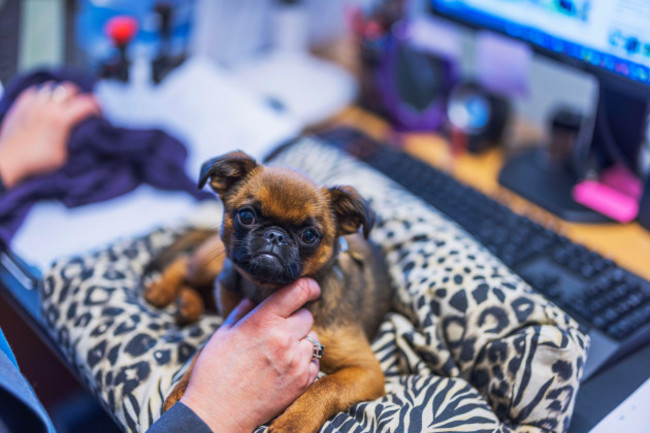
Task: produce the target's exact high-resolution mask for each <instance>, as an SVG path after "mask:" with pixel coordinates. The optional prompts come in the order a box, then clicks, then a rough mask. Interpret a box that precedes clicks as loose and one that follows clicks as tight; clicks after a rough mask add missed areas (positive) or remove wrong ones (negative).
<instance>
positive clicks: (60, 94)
mask: <svg viewBox="0 0 650 433" xmlns="http://www.w3.org/2000/svg"><path fill="white" fill-rule="evenodd" d="M68 93H69V92H68V88H67V87H65V86H62V85H61V84H58V85H57V86H56V87H55V88H54V90H53V91H52V101H54V102H63V101H65V99H66V98H67V97H68Z"/></svg>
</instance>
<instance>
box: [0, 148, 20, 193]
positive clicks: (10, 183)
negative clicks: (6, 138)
mask: <svg viewBox="0 0 650 433" xmlns="http://www.w3.org/2000/svg"><path fill="white" fill-rule="evenodd" d="M0 178H2V183H3V184H4V186H5V188H7V189H11V188H12V187H14V186H15V185H16V184H17V183H18V182H20V180H21V178H22V176H21V175H20V168H19V167H18V164H17V162H16V161H15V159H14V158H13V157H12V155H11V153H10V152H9V151H5V150H4V149H0Z"/></svg>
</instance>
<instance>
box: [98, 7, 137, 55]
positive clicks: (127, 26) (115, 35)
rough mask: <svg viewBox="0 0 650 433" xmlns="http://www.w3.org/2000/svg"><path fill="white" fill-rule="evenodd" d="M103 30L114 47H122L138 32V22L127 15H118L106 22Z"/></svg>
mask: <svg viewBox="0 0 650 433" xmlns="http://www.w3.org/2000/svg"><path fill="white" fill-rule="evenodd" d="M104 30H105V31H106V34H107V35H108V37H109V38H111V40H112V41H113V43H114V44H115V46H118V47H124V46H126V45H127V44H128V43H129V42H130V41H131V39H133V37H134V36H135V34H136V33H137V32H138V21H137V20H136V19H135V18H133V17H131V16H128V15H118V16H115V17H113V18H111V19H109V20H108V21H107V22H106V26H105V28H104Z"/></svg>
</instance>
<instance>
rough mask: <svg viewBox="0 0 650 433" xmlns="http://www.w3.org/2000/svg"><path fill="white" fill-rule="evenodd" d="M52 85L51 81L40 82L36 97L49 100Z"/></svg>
mask: <svg viewBox="0 0 650 433" xmlns="http://www.w3.org/2000/svg"><path fill="white" fill-rule="evenodd" d="M52 87H53V86H52V83H51V82H50V81H48V82H46V83H44V84H42V85H41V86H40V87H39V88H38V98H39V99H40V100H41V101H47V100H49V99H50V98H51V97H52V92H53V88H52Z"/></svg>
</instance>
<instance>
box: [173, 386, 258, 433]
mask: <svg viewBox="0 0 650 433" xmlns="http://www.w3.org/2000/svg"><path fill="white" fill-rule="evenodd" d="M205 401H207V400H205ZM211 401H212V399H211ZM180 402H181V403H183V404H184V405H185V406H187V407H189V408H190V409H191V410H192V411H194V413H195V414H196V415H197V416H198V417H199V418H201V420H203V422H204V423H206V424H207V425H208V427H210V430H212V431H213V432H215V433H242V432H246V433H249V432H252V431H253V430H254V429H255V427H256V426H244V425H243V424H242V423H240V422H238V421H237V420H236V419H235V418H234V416H233V415H235V414H238V413H240V414H242V413H244V412H243V411H244V410H245V409H243V408H237V409H236V410H235V411H227V410H222V409H223V406H221V405H219V404H218V403H216V402H213V403H212V404H211V405H209V408H206V407H204V405H203V404H201V403H200V402H199V401H197V400H195V399H194V398H193V397H192V396H188V395H187V394H185V395H183V397H182V398H181V400H180Z"/></svg>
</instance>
